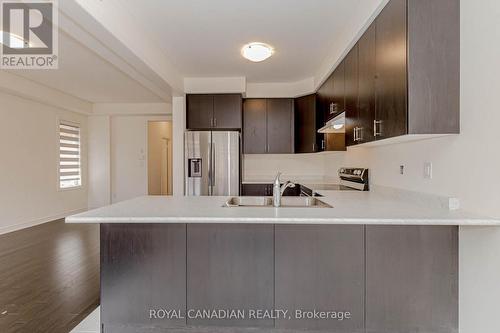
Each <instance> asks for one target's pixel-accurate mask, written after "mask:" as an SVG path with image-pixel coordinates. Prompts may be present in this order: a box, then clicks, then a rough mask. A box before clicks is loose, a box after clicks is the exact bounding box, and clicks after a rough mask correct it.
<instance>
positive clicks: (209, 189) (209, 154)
mask: <svg viewBox="0 0 500 333" xmlns="http://www.w3.org/2000/svg"><path fill="white" fill-rule="evenodd" d="M208 195H212V143H211V142H209V143H208Z"/></svg>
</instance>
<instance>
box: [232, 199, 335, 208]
mask: <svg viewBox="0 0 500 333" xmlns="http://www.w3.org/2000/svg"><path fill="white" fill-rule="evenodd" d="M224 207H231V208H232V207H268V208H269V207H274V205H273V198H272V197H232V198H229V199H228V200H227V201H226V203H225V204H224ZM280 207H283V208H292V207H296V208H333V207H332V206H330V205H329V204H327V203H325V202H323V201H321V200H319V199H317V198H315V197H282V198H281V206H280Z"/></svg>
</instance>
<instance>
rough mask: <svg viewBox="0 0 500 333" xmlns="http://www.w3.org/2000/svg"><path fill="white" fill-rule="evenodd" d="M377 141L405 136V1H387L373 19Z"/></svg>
mask: <svg viewBox="0 0 500 333" xmlns="http://www.w3.org/2000/svg"><path fill="white" fill-rule="evenodd" d="M376 26H377V28H376V29H377V33H376V34H377V42H376V50H377V51H376V63H377V65H376V66H377V80H376V94H377V102H376V103H377V106H376V114H375V116H376V121H377V122H380V124H379V126H377V132H378V133H380V135H378V136H377V139H385V138H390V137H394V136H399V135H404V134H406V133H407V127H408V125H407V116H408V114H407V102H406V101H407V80H406V77H407V75H406V68H407V66H406V53H407V51H406V40H407V38H406V30H407V29H406V0H391V1H390V2H389V3H388V4H387V6H386V7H385V8H384V9H383V10H382V12H381V13H380V15H379V16H378V18H377V20H376Z"/></svg>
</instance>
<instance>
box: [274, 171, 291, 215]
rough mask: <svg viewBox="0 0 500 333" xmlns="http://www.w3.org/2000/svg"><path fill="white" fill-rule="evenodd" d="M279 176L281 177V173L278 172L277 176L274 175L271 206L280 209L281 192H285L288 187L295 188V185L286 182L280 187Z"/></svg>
mask: <svg viewBox="0 0 500 333" xmlns="http://www.w3.org/2000/svg"><path fill="white" fill-rule="evenodd" d="M280 176H281V172H278V174H277V175H276V178H274V185H273V205H274V207H281V196H282V195H283V192H285V190H286V189H287V188H288V187H292V188H293V187H295V184H294V183H292V182H291V181H287V182H285V183H284V184H283V186H282V185H281V181H280Z"/></svg>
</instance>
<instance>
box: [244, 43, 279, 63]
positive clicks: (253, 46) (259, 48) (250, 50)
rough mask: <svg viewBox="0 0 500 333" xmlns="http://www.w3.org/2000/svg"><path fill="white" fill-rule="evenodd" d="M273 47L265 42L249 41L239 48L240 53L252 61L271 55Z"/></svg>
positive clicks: (259, 60)
mask: <svg viewBox="0 0 500 333" xmlns="http://www.w3.org/2000/svg"><path fill="white" fill-rule="evenodd" d="M273 53H274V49H273V48H272V47H271V46H270V45H267V44H265V43H259V42H253V43H249V44H247V45H245V46H243V48H242V49H241V55H242V56H243V57H244V58H246V59H248V60H250V61H253V62H261V61H264V60H266V59H267V58H269V57H270V56H272V55H273Z"/></svg>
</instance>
